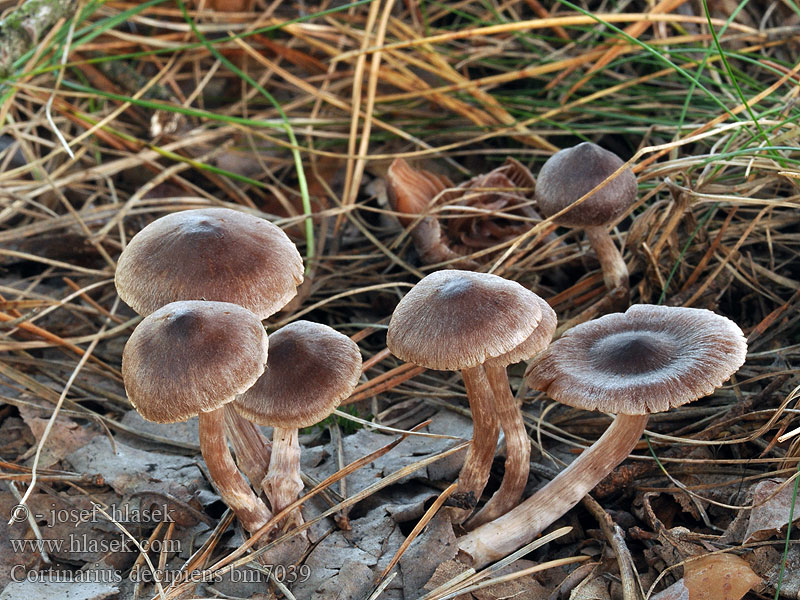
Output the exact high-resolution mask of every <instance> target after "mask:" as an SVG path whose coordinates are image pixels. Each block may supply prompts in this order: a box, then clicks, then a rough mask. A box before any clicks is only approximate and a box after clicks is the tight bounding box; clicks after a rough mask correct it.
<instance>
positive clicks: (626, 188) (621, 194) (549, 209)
mask: <svg viewBox="0 0 800 600" xmlns="http://www.w3.org/2000/svg"><path fill="white" fill-rule="evenodd" d="M622 164H623V161H622V159H620V158H619V157H618V156H617V155H616V154H614V153H613V152H609V151H608V150H605V149H603V148H601V147H600V146H598V145H597V144H593V143H592V142H583V143H581V144H578V145H577V146H573V147H572V148H565V149H564V150H560V151H558V152H556V153H555V154H554V155H553V156H551V157H550V158H549V159H547V162H545V163H544V165H542V169H541V171H539V178H538V179H537V180H536V201H537V202H538V203H539V208H540V209H541V211H542V213H543V214H544V215H545V216H547V217H550V216H552V215H554V214H556V213H557V212H559V211H560V210H563V209H565V208H566V207H568V206H569V205H570V204H572V203H573V202H575V201H576V200H578V199H579V198H581V196H583V195H584V194H585V193H587V192H589V191H591V190H592V189H593V188H594V187H595V186H596V185H598V184H600V183H602V182H603V181H604V180H605V179H606V178H607V177H608V176H609V175H611V174H612V173H613V172H614V171H616V170H617V169H618V168H620V167H621V166H622ZM636 191H637V187H636V176H635V175H634V174H633V171H632V170H631V169H625V170H624V171H622V172H621V173H620V174H619V175H617V177H615V178H614V179H613V180H612V181H610V182H609V183H608V184H607V185H606V186H605V187H604V188H603V189H601V190H599V191H597V192H595V193H594V194H592V195H591V196H589V197H588V198H587V199H586V200H584V201H583V202H581V203H580V204H579V205H578V206H576V207H575V208H573V209H572V210H570V211H569V212H566V213H564V214H563V215H562V216H560V217H558V218H557V219H556V223H558V224H559V225H566V226H569V227H590V226H596V225H605V224H606V223H610V222H611V221H613V220H614V219H616V218H617V217H618V216H619V215H621V214H622V213H623V212H625V210H626V209H627V208H628V207H629V206H630V205H631V204H633V202H634V201H635V200H636Z"/></svg>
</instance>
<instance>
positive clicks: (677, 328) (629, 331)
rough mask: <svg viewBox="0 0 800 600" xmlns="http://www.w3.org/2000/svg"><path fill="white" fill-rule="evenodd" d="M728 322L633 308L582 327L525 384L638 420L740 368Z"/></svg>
mask: <svg viewBox="0 0 800 600" xmlns="http://www.w3.org/2000/svg"><path fill="white" fill-rule="evenodd" d="M746 353H747V342H746V341H745V338H744V335H743V334H742V330H741V329H739V327H738V326H737V325H736V323H734V322H733V321H731V320H730V319H728V318H726V317H723V316H721V315H718V314H715V313H713V312H711V311H710V310H705V309H700V308H681V307H674V306H655V305H651V304H638V305H634V306H632V307H630V308H629V309H628V310H627V311H626V312H625V313H614V314H610V315H605V316H604V317H600V318H599V319H596V320H594V321H589V322H587V323H582V324H580V325H577V326H575V327H573V328H572V329H570V330H569V331H567V333H565V334H564V335H563V336H562V337H561V338H560V339H558V340H556V341H555V342H553V343H552V344H551V345H550V347H549V348H548V349H547V350H545V351H544V352H543V353H542V354H541V355H540V357H539V359H538V360H537V361H536V362H534V363H533V364H532V365H531V366H530V368H529V369H528V373H527V377H528V383H529V385H530V386H531V387H532V388H533V389H537V390H542V391H544V392H546V393H547V394H548V395H549V396H550V397H551V398H553V399H554V400H558V401H559V402H561V403H563V404H568V405H569V406H574V407H576V408H583V409H586V410H600V411H604V412H610V413H621V414H627V415H640V414H647V413H654V412H663V411H667V410H669V409H670V408H671V407H673V406H680V405H681V404H685V403H687V402H692V401H693V400H696V399H697V398H702V397H703V396H707V395H708V394H711V393H712V392H713V391H714V389H715V388H717V387H719V386H720V385H722V384H723V383H724V382H725V381H727V379H728V378H729V377H730V376H731V375H733V374H734V373H735V372H736V371H737V370H738V369H739V367H740V366H742V364H743V363H744V360H745V355H746Z"/></svg>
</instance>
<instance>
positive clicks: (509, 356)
mask: <svg viewBox="0 0 800 600" xmlns="http://www.w3.org/2000/svg"><path fill="white" fill-rule="evenodd" d="M536 301H537V302H538V304H539V308H540V309H541V311H542V320H541V321H539V324H538V325H537V326H536V328H535V329H534V330H533V333H532V334H530V335H529V336H528V338H527V339H526V340H525V341H524V342H522V343H521V344H520V345H519V346H517V347H516V348H513V349H512V350H510V351H508V352H506V353H505V354H501V355H500V356H497V357H495V358H490V359H489V360H488V361H487V362H490V363H495V364H498V365H501V366H503V367H505V366H507V365H513V364H514V363H518V362H519V361H521V360H527V359H529V358H531V357H532V356H536V355H537V354H539V353H540V352H542V351H543V350H544V349H545V348H547V346H548V345H549V344H550V342H552V341H553V335H554V334H555V332H556V326H557V325H558V317H557V316H556V312H555V311H554V310H553V309H552V308H551V306H550V305H549V304H548V303H547V302H546V301H545V300H544V299H543V298H541V297H540V296H536Z"/></svg>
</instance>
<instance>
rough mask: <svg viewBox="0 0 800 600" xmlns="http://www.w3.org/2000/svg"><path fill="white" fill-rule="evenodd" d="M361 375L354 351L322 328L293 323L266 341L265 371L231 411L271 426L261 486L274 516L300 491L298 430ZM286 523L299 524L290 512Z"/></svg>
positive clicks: (341, 337) (326, 410)
mask: <svg viewBox="0 0 800 600" xmlns="http://www.w3.org/2000/svg"><path fill="white" fill-rule="evenodd" d="M360 376H361V353H360V352H359V350H358V346H357V345H356V344H355V342H353V341H352V340H351V339H350V338H349V337H347V336H346V335H343V334H341V333H339V332H337V331H335V330H333V329H332V328H330V327H328V326H327V325H321V324H319V323H312V322H310V321H295V322H293V323H290V324H289V325H286V326H285V327H283V328H281V329H279V330H278V331H276V332H275V333H273V334H272V335H271V336H270V352H269V360H268V362H267V369H266V370H265V371H264V374H263V375H262V376H261V377H260V378H259V379H258V381H257V382H256V383H255V385H254V386H252V387H251V388H250V389H248V390H247V391H246V392H244V393H243V394H242V395H240V396H239V397H238V398H237V399H236V400H235V401H234V403H233V407H234V408H235V409H236V410H237V411H238V412H239V413H240V414H241V415H243V416H244V417H245V418H247V419H249V420H250V421H253V422H255V423H258V424H259V425H268V426H271V427H273V430H272V456H271V458H270V462H269V470H268V471H267V474H266V477H264V479H263V481H262V482H261V485H262V487H263V488H264V492H265V493H266V494H267V498H268V499H269V501H270V503H271V506H272V510H273V511H274V512H276V513H279V512H280V511H282V510H283V509H284V508H286V507H287V506H288V505H289V504H291V503H292V502H294V501H295V500H297V497H298V496H299V494H300V492H301V491H302V490H303V482H302V480H301V479H300V444H299V442H298V439H297V430H298V429H300V428H303V427H310V426H311V425H314V424H315V423H318V422H320V421H321V420H323V419H324V418H325V417H327V416H328V415H329V414H330V413H331V412H333V410H334V409H335V408H336V407H337V406H339V403H340V402H341V401H342V400H344V399H345V398H347V397H348V396H349V395H350V394H351V393H352V391H353V389H355V387H356V385H357V383H358V379H359V377H360ZM287 520H288V521H292V520H294V521H295V522H296V523H298V524H299V523H302V516H301V515H300V512H299V511H295V514H294V515H291V516H290V517H288V518H287Z"/></svg>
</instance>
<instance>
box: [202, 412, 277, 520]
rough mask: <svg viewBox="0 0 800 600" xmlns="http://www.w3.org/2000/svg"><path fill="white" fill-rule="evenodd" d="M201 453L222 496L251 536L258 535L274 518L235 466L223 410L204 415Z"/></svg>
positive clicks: (204, 413)
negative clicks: (226, 436)
mask: <svg viewBox="0 0 800 600" xmlns="http://www.w3.org/2000/svg"><path fill="white" fill-rule="evenodd" d="M198 418H199V420H200V451H201V452H202V453H203V459H204V460H205V461H206V466H207V467H208V472H209V474H210V475H211V479H213V480H214V483H215V484H216V486H217V490H218V491H219V495H220V497H221V498H222V500H223V502H225V504H227V505H228V506H229V507H230V508H231V510H232V511H233V512H234V513H235V514H236V517H237V518H238V519H239V521H241V523H242V525H243V526H244V528H245V529H246V530H247V531H249V532H250V533H254V532H256V531H258V530H259V529H260V528H261V527H262V526H263V525H264V524H266V522H267V521H269V520H270V519H271V518H272V514H271V513H270V512H269V509H268V508H267V506H266V505H265V504H264V503H263V502H262V501H261V500H260V499H259V498H258V497H257V496H256V495H255V494H254V493H253V490H251V489H250V486H249V485H248V484H247V481H245V478H244V477H243V476H242V474H241V473H240V472H239V469H238V468H237V467H236V463H234V462H233V457H232V456H231V452H230V450H229V449H228V442H227V440H226V439H225V428H224V426H223V422H224V420H225V417H224V413H223V409H221V408H218V409H217V410H214V411H211V412H201V413H200V415H199V416H198Z"/></svg>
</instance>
